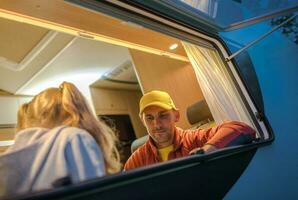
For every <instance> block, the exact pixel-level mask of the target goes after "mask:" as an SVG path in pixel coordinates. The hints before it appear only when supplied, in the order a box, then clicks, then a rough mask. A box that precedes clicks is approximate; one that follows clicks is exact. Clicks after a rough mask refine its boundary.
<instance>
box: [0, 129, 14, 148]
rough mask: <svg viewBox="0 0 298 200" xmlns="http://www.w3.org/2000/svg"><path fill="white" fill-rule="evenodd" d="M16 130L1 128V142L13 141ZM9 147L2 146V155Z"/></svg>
mask: <svg viewBox="0 0 298 200" xmlns="http://www.w3.org/2000/svg"><path fill="white" fill-rule="evenodd" d="M14 136H15V128H0V141H7V140H13V139H14ZM8 147H9V146H0V153H3V152H4V151H5V150H6V149H7V148H8Z"/></svg>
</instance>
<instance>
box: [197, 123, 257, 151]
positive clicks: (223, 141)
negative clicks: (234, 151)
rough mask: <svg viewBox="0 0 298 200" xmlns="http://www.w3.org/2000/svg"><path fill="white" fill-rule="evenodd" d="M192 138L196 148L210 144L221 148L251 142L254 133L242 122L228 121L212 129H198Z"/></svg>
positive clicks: (254, 136)
mask: <svg viewBox="0 0 298 200" xmlns="http://www.w3.org/2000/svg"><path fill="white" fill-rule="evenodd" d="M192 137H193V138H192V139H193V140H195V143H196V146H197V147H202V146H204V145H205V144H211V145H214V146H215V147H217V148H223V147H228V146H234V145H241V144H247V143H250V142H252V140H253V139H255V138H256V131H255V130H254V129H253V128H251V127H250V126H248V125H247V124H245V123H243V122H237V121H229V122H225V123H223V124H221V125H219V126H216V127H214V128H210V129H198V130H196V131H195V133H194V134H192Z"/></svg>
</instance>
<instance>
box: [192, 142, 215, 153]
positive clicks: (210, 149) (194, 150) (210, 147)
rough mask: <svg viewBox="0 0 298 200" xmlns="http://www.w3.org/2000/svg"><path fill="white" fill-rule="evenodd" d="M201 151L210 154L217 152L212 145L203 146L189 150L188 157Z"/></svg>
mask: <svg viewBox="0 0 298 200" xmlns="http://www.w3.org/2000/svg"><path fill="white" fill-rule="evenodd" d="M202 150H203V152H204V153H210V152H212V151H215V150H217V148H216V147H215V146H214V145H211V144H205V145H204V146H203V147H199V148H195V149H193V150H191V151H190V152H189V154H190V155H193V154H196V153H197V152H200V151H202Z"/></svg>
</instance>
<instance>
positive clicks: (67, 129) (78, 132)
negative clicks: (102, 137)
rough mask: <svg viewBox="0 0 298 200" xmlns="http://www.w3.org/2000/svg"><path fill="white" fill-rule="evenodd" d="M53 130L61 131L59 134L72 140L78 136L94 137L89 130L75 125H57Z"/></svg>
mask: <svg viewBox="0 0 298 200" xmlns="http://www.w3.org/2000/svg"><path fill="white" fill-rule="evenodd" d="M51 131H53V132H57V133H59V136H61V137H66V138H68V139H69V140H71V139H73V138H78V137H80V138H93V137H92V136H91V134H90V133H89V132H88V131H87V130H85V129H81V128H78V127H73V126H66V125H63V126H59V127H56V128H54V129H52V130H51Z"/></svg>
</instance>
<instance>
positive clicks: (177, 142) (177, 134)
mask: <svg viewBox="0 0 298 200" xmlns="http://www.w3.org/2000/svg"><path fill="white" fill-rule="evenodd" d="M181 131H182V129H181V128H178V127H175V130H174V137H173V147H174V150H173V151H177V150H178V149H179V148H181V145H182V137H181ZM147 145H148V147H149V148H150V149H151V151H152V152H153V153H154V155H155V156H158V150H157V147H156V145H155V143H154V140H153V139H152V138H151V136H149V140H148V141H147Z"/></svg>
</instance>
